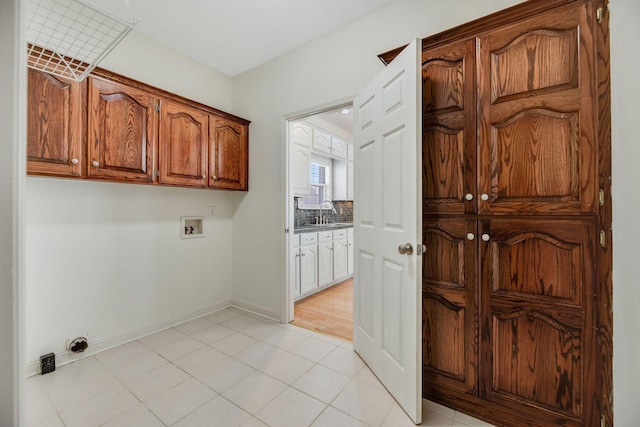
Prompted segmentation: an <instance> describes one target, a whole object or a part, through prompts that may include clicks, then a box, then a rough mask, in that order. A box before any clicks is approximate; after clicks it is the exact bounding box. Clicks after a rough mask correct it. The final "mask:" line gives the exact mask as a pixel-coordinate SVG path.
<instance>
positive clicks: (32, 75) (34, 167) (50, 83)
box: [27, 69, 86, 176]
mask: <svg viewBox="0 0 640 427" xmlns="http://www.w3.org/2000/svg"><path fill="white" fill-rule="evenodd" d="M82 93H83V85H82V84H80V83H77V82H72V81H66V80H63V79H59V78H57V77H54V76H52V75H50V74H47V73H43V72H40V71H35V70H33V69H29V70H28V110H27V125H28V131H27V172H28V173H29V174H37V175H56V176H80V175H81V174H82V167H83V163H84V159H83V155H82V154H83V150H82V138H83V136H82V135H83V131H84V129H85V124H86V122H85V121H84V120H83V118H82V111H83V105H84V103H83V101H82Z"/></svg>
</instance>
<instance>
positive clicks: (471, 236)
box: [467, 233, 476, 240]
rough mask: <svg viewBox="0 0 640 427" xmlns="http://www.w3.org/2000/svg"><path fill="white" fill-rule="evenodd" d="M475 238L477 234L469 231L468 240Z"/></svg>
mask: <svg viewBox="0 0 640 427" xmlns="http://www.w3.org/2000/svg"><path fill="white" fill-rule="evenodd" d="M475 238H476V236H475V234H473V233H467V240H473V239H475Z"/></svg>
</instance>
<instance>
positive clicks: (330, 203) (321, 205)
mask: <svg viewBox="0 0 640 427" xmlns="http://www.w3.org/2000/svg"><path fill="white" fill-rule="evenodd" d="M325 203H329V206H330V207H331V211H333V213H337V212H336V208H334V207H333V202H332V201H331V200H323V201H322V203H320V224H324V222H323V219H322V209H323V206H324V204H325Z"/></svg>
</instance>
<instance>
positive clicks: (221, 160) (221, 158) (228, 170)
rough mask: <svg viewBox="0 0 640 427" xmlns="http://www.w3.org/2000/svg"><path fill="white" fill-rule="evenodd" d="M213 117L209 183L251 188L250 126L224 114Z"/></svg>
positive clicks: (211, 184) (243, 188) (240, 188)
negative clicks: (249, 173)
mask: <svg viewBox="0 0 640 427" xmlns="http://www.w3.org/2000/svg"><path fill="white" fill-rule="evenodd" d="M209 120H210V121H209V133H210V138H209V139H210V141H211V142H210V145H209V186H210V187H214V188H226V189H230V190H247V189H248V184H249V182H248V178H249V177H248V161H249V160H248V159H249V139H248V126H247V125H243V124H241V123H237V122H234V121H231V120H228V119H223V118H221V117H214V116H210V118H209Z"/></svg>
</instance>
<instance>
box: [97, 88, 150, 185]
mask: <svg viewBox="0 0 640 427" xmlns="http://www.w3.org/2000/svg"><path fill="white" fill-rule="evenodd" d="M88 90H89V101H88V105H89V111H88V128H89V129H88V130H89V140H88V146H87V150H88V152H87V158H88V165H87V166H88V167H87V176H88V177H90V178H106V179H114V180H124V181H142V182H153V169H154V158H155V147H156V145H155V143H156V135H157V129H158V113H157V112H156V108H157V105H158V100H157V98H156V97H155V96H153V95H152V94H150V93H149V92H146V91H144V90H141V89H138V88H134V87H130V86H127V85H124V84H121V83H116V82H111V81H107V80H103V79H101V78H96V77H89V89H88Z"/></svg>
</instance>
